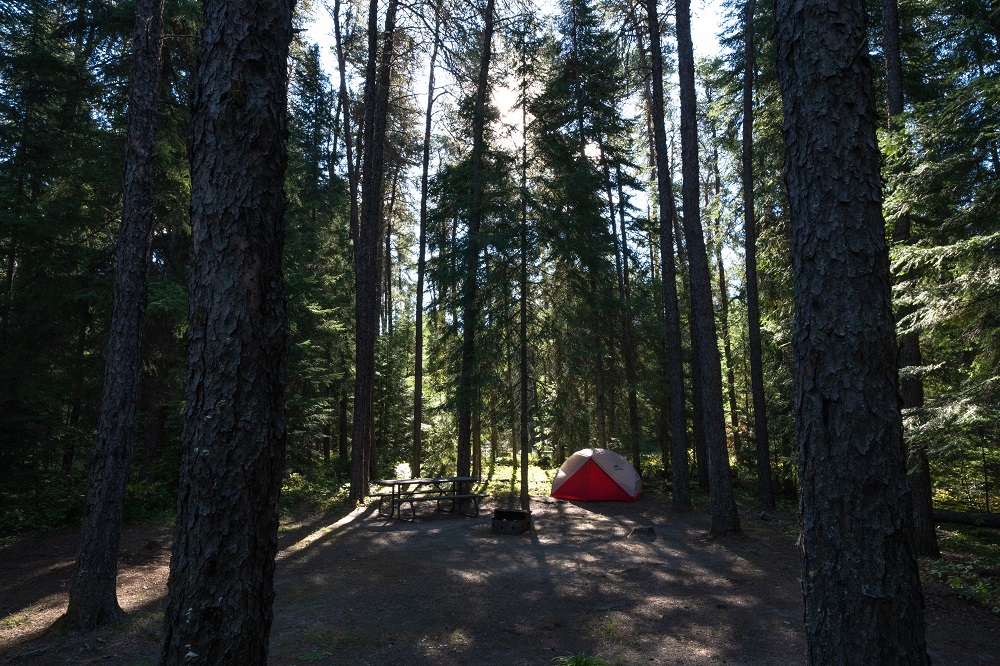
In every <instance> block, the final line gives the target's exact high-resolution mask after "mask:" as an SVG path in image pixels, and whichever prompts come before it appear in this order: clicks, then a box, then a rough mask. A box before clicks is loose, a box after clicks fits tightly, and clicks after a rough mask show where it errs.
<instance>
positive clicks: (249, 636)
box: [161, 0, 293, 665]
mask: <svg viewBox="0 0 1000 666" xmlns="http://www.w3.org/2000/svg"><path fill="white" fill-rule="evenodd" d="M292 7H293V2H292V1H291V0H256V1H255V2H246V1H245V0H244V1H233V0H208V2H207V3H206V4H205V27H204V31H203V33H202V39H201V47H200V52H199V66H198V71H197V75H196V79H195V91H194V96H193V112H192V117H193V125H194V134H193V136H194V141H193V146H194V148H193V156H192V164H191V221H192V225H191V226H192V237H193V248H194V249H193V254H192V268H191V278H190V307H189V320H188V359H189V366H188V379H187V390H186V404H185V408H184V434H183V437H182V442H181V445H182V447H181V451H182V453H181V486H180V493H179V500H178V515H177V527H176V531H175V535H174V544H173V554H172V557H171V561H170V579H169V583H168V589H169V597H168V600H167V608H166V613H165V615H164V638H163V652H162V657H161V661H162V663H163V664H171V665H173V664H182V663H184V664H191V663H199V664H235V663H239V664H264V663H266V660H267V650H268V637H269V632H270V627H271V620H272V617H273V614H272V604H273V601H274V583H273V582H274V557H275V554H276V552H277V545H278V493H279V491H280V489H281V477H282V473H283V471H284V461H285V421H284V419H285V416H284V393H285V380H286V356H287V347H288V327H287V323H286V313H285V295H284V278H283V275H282V268H281V259H282V250H283V246H284V238H285V223H284V222H285V194H284V191H283V187H282V185H283V183H284V176H285V166H286V164H287V153H286V151H285V146H284V137H285V133H286V129H287V127H286V122H285V108H286V102H287V93H286V91H287V84H288V74H287V71H288V70H287V62H288V45H289V42H290V41H291V37H292ZM223 119H224V122H223V121H222V120H223Z"/></svg>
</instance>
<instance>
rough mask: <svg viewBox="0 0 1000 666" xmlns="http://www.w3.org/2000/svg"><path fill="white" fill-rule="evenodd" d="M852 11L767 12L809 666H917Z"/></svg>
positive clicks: (917, 624) (808, 5)
mask: <svg viewBox="0 0 1000 666" xmlns="http://www.w3.org/2000/svg"><path fill="white" fill-rule="evenodd" d="M865 22H866V9H865V4H864V2H861V1H860V0H856V1H854V2H839V1H838V2H834V1H832V0H805V1H804V2H798V1H791V0H778V2H777V5H776V38H777V39H776V41H777V51H778V53H777V63H778V79H779V82H780V84H781V92H782V98H783V102H784V114H785V124H784V138H785V147H786V151H787V152H786V162H785V182H786V185H787V188H788V197H789V202H790V204H791V249H792V259H793V262H792V266H793V280H794V288H795V327H794V353H795V387H796V397H795V426H796V436H797V438H798V441H799V469H800V475H801V478H802V479H803V483H802V494H801V516H802V538H801V542H802V591H803V597H804V600H805V626H806V640H807V645H808V655H809V662H810V663H811V664H834V663H856V664H887V663H892V664H928V663H930V660H929V659H928V656H927V649H926V644H925V640H924V613H923V608H924V602H923V595H922V593H921V590H920V577H919V573H918V570H917V561H916V557H915V556H914V554H913V550H912V545H911V539H910V534H909V530H908V527H909V522H910V507H909V505H908V503H907V502H906V501H905V500H906V498H907V495H908V487H907V483H906V469H905V460H904V457H903V441H902V438H903V431H902V420H901V416H900V404H899V393H898V388H897V387H898V375H897V368H896V351H897V349H896V336H895V330H894V325H893V317H892V300H891V295H890V287H889V283H890V278H889V254H888V250H887V247H886V242H885V221H884V219H883V217H882V182H881V178H880V161H881V158H880V155H879V152H878V147H877V146H878V142H877V140H876V119H875V100H874V93H873V90H872V72H871V66H870V63H869V59H868V40H867V31H866V27H865Z"/></svg>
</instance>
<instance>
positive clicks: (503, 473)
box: [480, 465, 556, 500]
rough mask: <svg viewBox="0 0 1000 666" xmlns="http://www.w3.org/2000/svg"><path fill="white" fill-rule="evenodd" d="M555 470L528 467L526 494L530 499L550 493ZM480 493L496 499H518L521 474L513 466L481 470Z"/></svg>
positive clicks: (497, 466) (535, 466) (533, 466)
mask: <svg viewBox="0 0 1000 666" xmlns="http://www.w3.org/2000/svg"><path fill="white" fill-rule="evenodd" d="M555 475H556V468H554V467H553V468H549V469H543V468H541V467H539V466H537V465H528V494H529V495H531V496H532V497H539V496H546V495H548V494H549V493H550V492H552V479H554V478H555ZM480 492H483V493H486V494H487V495H489V496H490V497H493V498H496V499H500V500H502V499H504V498H509V497H511V496H512V495H513V497H515V498H516V497H518V496H519V495H520V492H521V472H520V470H519V469H517V468H515V467H514V466H513V465H496V466H495V467H494V468H493V469H492V470H491V469H489V468H486V469H484V470H483V484H482V489H481V490H480Z"/></svg>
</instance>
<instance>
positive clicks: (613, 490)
mask: <svg viewBox="0 0 1000 666" xmlns="http://www.w3.org/2000/svg"><path fill="white" fill-rule="evenodd" d="M640 496H642V481H641V480H640V479H639V474H638V473H637V472H636V471H635V468H634V467H632V465H631V463H629V461H627V460H625V459H624V458H622V457H621V456H620V455H618V454H617V453H615V452H614V451H608V450H607V449H583V450H581V451H577V452H576V453H574V454H573V455H571V456H570V457H569V458H567V459H566V462H564V463H563V464H562V467H560V468H559V471H558V472H557V473H556V478H555V480H554V481H553V482H552V497H559V498H561V499H568V500H618V501H622V502H633V501H635V500H637V499H639V497H640Z"/></svg>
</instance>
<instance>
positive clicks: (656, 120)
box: [646, 0, 691, 509]
mask: <svg viewBox="0 0 1000 666" xmlns="http://www.w3.org/2000/svg"><path fill="white" fill-rule="evenodd" d="M646 20H647V22H648V25H649V33H650V36H649V43H650V56H651V58H650V63H651V71H652V77H651V82H652V86H653V95H652V99H651V104H652V108H651V111H650V113H651V115H652V116H653V136H654V143H655V146H656V193H657V203H658V207H659V222H660V265H661V269H660V277H661V278H662V283H663V318H664V324H665V328H666V335H665V340H664V359H663V363H664V365H665V367H666V369H667V383H668V386H669V389H668V391H669V403H670V443H671V449H672V453H673V455H672V460H671V464H670V465H669V466H670V468H671V473H672V481H673V489H672V491H671V492H672V493H673V503H674V506H675V507H678V508H684V509H687V508H690V507H691V491H690V478H689V471H688V453H687V420H686V417H685V415H684V360H683V352H682V351H681V314H680V304H679V303H678V299H677V269H676V267H675V266H674V234H673V217H674V208H675V206H674V195H673V187H672V185H671V183H670V162H669V160H668V159H667V130H666V122H665V119H664V111H663V49H662V47H661V46H660V22H659V18H658V14H657V9H656V0H646ZM664 467H667V463H666V461H664Z"/></svg>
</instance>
